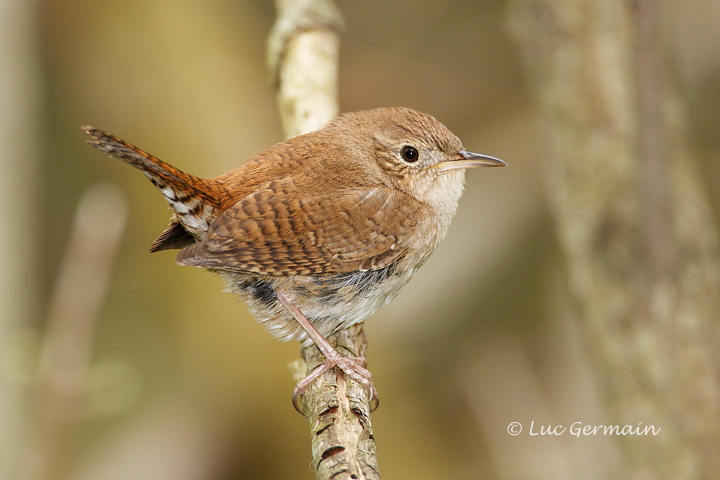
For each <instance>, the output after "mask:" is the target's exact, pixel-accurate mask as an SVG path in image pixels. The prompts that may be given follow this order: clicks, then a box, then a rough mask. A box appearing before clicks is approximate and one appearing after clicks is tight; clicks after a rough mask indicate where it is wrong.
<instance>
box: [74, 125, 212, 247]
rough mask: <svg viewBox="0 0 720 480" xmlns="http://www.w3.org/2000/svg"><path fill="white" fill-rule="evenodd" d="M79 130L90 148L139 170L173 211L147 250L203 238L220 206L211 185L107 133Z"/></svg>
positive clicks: (88, 129) (176, 245)
mask: <svg viewBox="0 0 720 480" xmlns="http://www.w3.org/2000/svg"><path fill="white" fill-rule="evenodd" d="M82 129H83V130H85V131H86V132H87V133H88V134H89V135H91V136H92V137H93V140H88V143H89V144H90V145H92V146H93V147H95V148H97V149H98V150H101V151H103V152H105V153H107V154H109V155H111V156H113V157H115V158H118V159H120V160H122V161H123V162H125V163H128V164H130V165H132V166H133V167H136V168H138V169H140V170H141V171H142V172H143V173H144V174H145V176H147V177H148V178H149V179H150V181H151V182H152V183H153V184H154V185H155V186H156V187H157V188H158V189H160V191H161V192H162V194H163V196H164V197H165V200H167V202H168V203H169V204H170V207H171V208H172V210H173V211H174V212H175V217H174V218H173V221H172V222H171V223H170V226H169V227H168V228H167V229H166V230H165V232H163V233H162V234H161V235H160V237H158V239H157V240H156V241H155V243H153V245H152V246H151V247H150V251H157V250H164V249H168V248H182V246H184V245H187V244H189V243H192V242H193V241H194V240H193V238H195V239H196V238H201V237H203V236H204V234H205V232H206V231H207V229H208V226H209V224H210V222H211V221H212V219H214V217H215V216H216V215H217V210H218V208H219V207H220V206H219V204H218V198H219V195H217V192H215V190H216V188H217V185H216V184H215V183H214V182H212V181H211V180H207V179H204V178H200V177H196V176H195V175H191V174H189V173H185V172H183V171H182V170H179V169H177V168H175V167H173V166H172V165H169V164H167V163H165V162H163V161H162V160H160V159H158V158H156V157H153V156H152V155H150V154H149V153H147V152H144V151H143V150H141V149H139V148H137V147H136V146H134V145H132V144H130V143H128V142H126V141H124V140H122V139H120V138H118V137H116V136H114V135H110V134H109V133H107V132H104V131H102V130H99V129H97V128H94V127H89V126H88V127H82ZM178 223H179V224H178ZM181 227H182V228H181ZM188 233H189V234H190V235H191V236H189V235H188ZM184 236H186V237H187V238H183V237H184Z"/></svg>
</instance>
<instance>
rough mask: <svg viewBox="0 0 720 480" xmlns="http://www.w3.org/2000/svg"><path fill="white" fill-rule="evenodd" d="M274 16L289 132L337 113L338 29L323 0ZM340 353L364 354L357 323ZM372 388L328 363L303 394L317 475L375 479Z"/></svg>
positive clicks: (280, 93)
mask: <svg viewBox="0 0 720 480" xmlns="http://www.w3.org/2000/svg"><path fill="white" fill-rule="evenodd" d="M276 5H277V10H278V18H277V21H276V23H275V25H274V27H273V30H272V32H271V34H270V37H269V39H268V64H269V67H270V70H271V72H272V75H273V79H274V82H275V89H276V95H277V99H278V104H279V107H280V115H281V118H282V121H283V126H284V129H285V134H286V136H287V137H293V136H296V135H300V134H303V133H307V132H310V131H313V130H317V129H319V128H322V127H323V126H324V125H325V124H326V123H328V122H329V121H330V120H332V119H334V118H335V117H336V116H337V115H338V111H339V108H338V101H337V64H338V61H337V59H338V54H339V48H340V38H339V36H338V31H339V30H340V29H341V28H342V18H341V16H340V13H339V12H338V10H337V9H336V7H335V5H334V4H333V3H332V1H329V0H277V1H276ZM328 341H330V343H331V344H332V345H333V346H334V347H335V348H336V349H337V350H338V352H340V353H341V354H343V355H347V356H351V357H358V358H362V359H364V358H365V349H366V346H367V342H366V339H365V334H364V332H363V329H362V325H356V326H353V327H351V328H348V329H346V330H342V331H340V332H337V333H335V334H334V335H331V336H330V337H329V338H328ZM301 355H302V357H303V359H304V361H305V366H304V368H302V367H301V368H299V369H298V370H299V371H298V372H296V373H297V375H296V376H298V377H303V376H304V375H306V374H308V373H310V372H311V371H312V370H313V369H314V368H315V367H317V366H318V365H320V364H322V363H323V362H324V360H325V357H324V356H323V354H322V353H321V352H320V351H319V350H318V349H317V347H315V345H310V346H308V347H302V350H301ZM370 401H371V398H370V394H369V392H368V391H367V389H365V388H364V387H363V386H362V385H360V384H358V383H357V382H354V381H352V380H349V379H346V378H345V376H344V375H343V374H342V372H341V371H339V369H332V370H330V371H328V372H326V373H325V374H323V375H322V376H321V377H319V378H318V379H317V381H315V382H314V383H313V384H312V385H311V386H310V387H309V388H308V389H307V390H306V392H305V393H304V394H303V395H302V398H301V399H300V406H301V409H302V411H303V412H304V415H305V419H306V420H307V422H308V425H309V426H310V431H311V435H312V455H313V466H314V467H315V472H316V475H317V478H318V479H330V478H332V479H334V480H341V479H379V478H380V475H379V473H378V467H377V458H376V450H375V443H374V437H373V433H372V425H371V423H370V409H371V408H370Z"/></svg>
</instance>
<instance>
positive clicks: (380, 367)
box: [0, 0, 720, 480]
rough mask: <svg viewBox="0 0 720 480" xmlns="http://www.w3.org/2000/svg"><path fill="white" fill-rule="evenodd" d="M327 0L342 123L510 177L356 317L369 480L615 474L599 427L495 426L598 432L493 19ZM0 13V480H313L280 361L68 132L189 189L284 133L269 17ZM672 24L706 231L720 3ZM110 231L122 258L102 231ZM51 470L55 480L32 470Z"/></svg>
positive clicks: (187, 2) (478, 194)
mask: <svg viewBox="0 0 720 480" xmlns="http://www.w3.org/2000/svg"><path fill="white" fill-rule="evenodd" d="M676 3H678V5H680V2H676ZM337 4H338V7H339V8H340V10H341V11H342V13H343V16H344V18H345V23H346V28H345V32H344V34H343V37H342V50H341V57H340V106H341V110H342V111H352V110H358V109H364V108H371V107H378V106H395V105H402V106H408V107H413V108H417V109H420V110H423V111H426V112H428V113H431V114H432V115H434V116H436V117H437V118H438V119H439V120H440V121H441V122H443V123H444V124H446V125H447V126H448V127H449V128H450V129H451V130H452V131H453V132H454V133H456V134H457V135H458V136H459V137H460V138H461V139H462V140H463V142H464V144H465V147H467V148H468V149H469V150H472V151H478V152H481V153H486V154H490V155H494V156H497V157H500V158H502V159H504V160H505V161H507V162H508V163H509V165H510V166H509V168H505V169H493V170H484V171H472V172H470V173H469V176H468V177H469V178H468V184H467V188H466V193H465V195H464V197H463V199H462V200H461V204H460V209H459V212H458V215H457V217H456V219H455V221H454V223H453V226H452V227H451V229H450V231H449V233H448V236H447V238H446V240H445V242H444V243H443V244H442V245H441V247H440V248H439V249H438V251H437V252H436V253H435V255H434V256H433V258H431V260H430V261H429V262H428V263H427V264H426V265H425V266H424V267H423V269H422V270H420V272H419V273H418V275H417V276H416V277H415V278H414V280H413V281H412V282H411V283H410V284H409V285H408V287H407V288H406V289H405V291H404V292H403V293H402V294H401V295H400V296H399V297H398V298H397V299H396V300H395V301H394V302H393V303H392V304H391V305H390V306H388V307H386V308H385V309H383V310H381V311H380V312H378V313H377V314H375V315H374V316H373V317H371V318H370V319H369V321H368V322H366V333H367V335H368V339H369V352H368V364H369V368H370V369H371V370H372V372H373V374H374V376H375V383H376V386H377V387H378V390H379V391H380V394H381V397H382V405H381V407H380V408H379V409H378V410H377V412H375V413H374V414H373V417H372V419H373V426H374V430H375V437H376V439H377V446H378V449H379V465H380V469H381V472H382V474H383V476H385V477H386V478H415V479H435V478H487V479H526V478H527V479H529V478H533V479H541V478H555V479H558V478H559V479H564V478H568V479H570V478H584V479H589V480H593V479H604V478H616V477H617V473H618V472H619V471H621V470H622V460H621V455H620V452H619V449H618V445H617V444H616V443H615V442H616V440H615V439H614V438H613V437H594V438H593V437H588V438H580V439H577V438H575V437H569V436H561V437H556V438H552V437H542V438H540V437H535V438H530V437H528V436H526V435H521V436H518V437H512V436H510V435H508V434H507V432H506V428H507V426H508V424H509V423H510V422H513V421H516V422H520V423H521V424H522V425H523V426H525V427H526V428H527V427H528V426H529V424H530V421H531V420H533V421H535V423H536V425H537V424H544V425H558V424H559V425H569V424H571V423H573V422H577V421H579V422H582V423H583V424H591V425H595V424H602V423H603V422H604V421H605V422H606V423H607V412H606V411H605V409H604V406H603V401H602V395H601V394H600V393H599V387H598V386H597V384H596V379H595V376H594V374H593V369H592V366H591V364H590V361H589V360H588V358H587V357H586V355H585V348H584V346H583V345H582V343H581V341H580V339H579V335H578V332H577V326H576V324H575V322H574V319H573V317H572V314H571V310H570V308H569V306H568V298H567V294H566V288H565V285H564V283H563V282H564V281H563V276H562V275H563V265H562V261H561V255H560V252H559V249H558V247H557V245H556V239H555V237H554V230H553V225H552V221H551V218H550V215H549V213H548V211H547V208H546V204H545V201H544V197H543V183H542V175H541V172H540V167H541V165H542V162H543V157H544V154H543V152H544V151H546V150H547V144H546V143H545V141H544V139H543V138H542V135H541V133H540V123H539V118H538V115H537V113H536V109H535V105H534V103H533V101H532V99H531V97H530V95H529V94H528V93H527V91H526V82H525V77H524V75H523V70H522V68H521V65H520V55H519V52H518V50H517V47H516V45H515V44H514V42H513V39H512V37H511V35H510V33H509V27H508V23H507V19H506V15H507V12H506V5H505V3H504V2H503V1H501V0H488V1H485V0H483V1H469V0H449V1H444V2H435V1H431V0H414V1H409V0H403V1H392V2H382V3H381V2H350V1H345V0H340V1H338V2H337ZM0 9H1V10H0V22H1V23H0V44H1V45H0V55H2V56H1V57H0V70H1V71H2V72H0V80H2V81H1V82H0V110H4V113H0V135H2V137H0V165H1V168H2V171H0V177H2V178H0V182H1V183H0V186H1V187H2V188H1V190H2V192H1V193H0V194H1V195H2V196H3V197H2V198H4V200H5V202H6V205H5V208H3V209H0V210H3V213H2V214H1V215H2V217H1V218H2V225H3V235H2V236H3V237H4V239H3V240H2V241H1V242H0V247H2V251H1V252H0V257H2V258H1V259H0V268H1V270H0V286H1V287H2V291H1V292H0V295H2V296H0V301H1V302H2V303H1V304H0V308H2V310H1V313H2V328H3V330H2V338H0V356H1V359H0V370H1V372H2V383H0V436H1V437H2V439H1V440H0V447H2V451H1V452H0V453H2V455H3V457H2V459H1V462H0V463H2V466H0V476H2V475H4V474H7V475H8V476H7V478H19V479H26V478H57V479H66V478H67V479H83V480H84V479H96V478H103V479H114V478H136V479H145V478H147V479H150V478H152V479H156V480H158V479H159V480H162V479H174V480H184V479H187V480H191V479H192V480H201V479H236V478H238V479H239V478H266V479H275V478H308V479H310V478H314V474H313V472H312V471H311V469H310V458H311V457H310V448H309V446H310V443H309V439H308V438H307V437H308V433H307V432H308V430H307V425H306V424H305V421H304V420H303V418H302V417H301V416H300V415H298V414H297V413H296V412H295V411H294V409H293V408H292V406H291V403H290V395H291V393H292V389H293V386H294V381H293V380H292V378H291V375H290V371H289V369H288V367H287V365H288V363H290V362H292V361H294V360H295V359H296V358H298V351H299V345H297V344H283V343H280V342H278V341H276V340H274V339H273V338H271V337H270V335H269V334H267V333H266V332H265V331H264V330H263V329H262V328H261V327H260V326H259V325H256V324H255V323H254V321H253V319H252V317H251V316H250V314H249V313H248V311H247V309H246V307H245V306H244V305H243V304H242V303H241V302H239V301H238V300H236V299H235V298H234V297H232V296H231V295H229V294H227V293H223V292H222V289H223V284H222V282H221V280H220V279H219V278H216V277H213V276H212V275H210V274H208V273H206V272H203V271H201V270H199V269H193V268H188V267H185V268H181V267H179V266H177V265H175V263H174V261H173V253H172V252H160V253H156V254H152V255H151V254H148V253H147V252H146V250H147V247H148V246H149V245H150V243H151V242H152V241H153V240H154V238H155V237H156V236H157V235H158V234H159V233H160V232H161V231H162V229H163V228H164V227H165V226H166V224H167V220H168V219H169V215H170V213H169V210H168V208H167V205H166V203H165V201H164V200H163V199H162V197H161V195H160V194H159V193H158V192H157V191H156V189H155V188H154V187H153V186H152V185H151V184H150V183H149V182H148V181H147V180H146V179H145V178H144V176H143V175H140V173H139V172H138V171H136V170H134V169H132V168H130V167H129V166H127V165H124V164H122V163H121V162H120V161H118V160H114V159H111V158H109V157H107V155H105V154H102V153H100V152H98V151H97V150H95V149H93V148H92V147H90V146H88V145H86V143H85V141H86V135H85V134H84V133H83V132H82V131H81V130H80V126H81V125H87V124H89V125H93V126H95V127H98V128H101V129H104V130H107V131H109V132H112V133H114V134H115V135H118V136H120V137H122V138H124V139H126V140H127V141H129V142H131V143H133V144H135V145H137V146H139V147H140V148H143V149H145V150H147V151H148V152H150V153H152V154H154V155H156V156H158V157H159V158H161V159H163V160H165V161H167V162H169V163H172V164H173V165H175V166H177V167H179V168H181V169H183V170H186V171H188V172H191V173H194V174H196V175H199V176H205V177H213V176H216V175H218V174H220V173H223V172H225V171H227V170H229V169H231V168H234V167H235V166H237V165H238V164H239V163H240V162H242V161H244V160H245V159H247V158H249V157H251V156H253V155H254V154H256V153H258V152H260V151H261V150H263V149H265V148H267V147H268V146H270V145H272V144H274V143H276V142H278V141H280V140H282V139H283V138H282V130H281V126H280V121H279V117H278V113H277V108H276V105H275V102H274V98H273V91H272V87H271V84H270V78H269V73H268V71H267V69H266V65H265V41H266V38H267V35H268V33H269V30H270V28H271V26H272V23H273V20H274V14H275V11H274V7H273V4H272V2H270V1H259V0H248V1H243V2H237V1H230V0H203V1H200V0H172V1H170V0H153V1H139V0H127V1H124V2H111V1H105V0H102V1H88V0H84V1H83V0H47V1H36V2H32V1H17V0H2V2H0ZM676 11H677V18H676V22H675V23H674V27H675V29H674V30H673V31H670V32H667V34H668V36H669V38H670V39H671V40H672V42H673V43H674V45H675V48H676V52H677V55H678V59H677V61H678V64H679V67H680V80H681V90H682V92H683V95H684V98H685V100H686V101H687V108H688V113H689V126H690V132H689V137H690V138H689V139H690V141H691V142H692V147H693V153H694V154H695V156H696V158H697V159H698V161H699V163H700V167H701V169H702V171H703V173H704V174H705V175H704V178H705V181H706V182H707V185H706V186H707V189H708V192H709V193H710V196H711V200H712V202H713V208H714V212H715V215H716V218H717V213H718V211H719V209H720V136H718V135H717V128H716V125H718V123H719V122H720V108H718V106H719V105H720V88H719V85H720V56H718V55H717V45H720V31H719V30H718V28H717V25H718V21H719V20H720V4H719V3H718V2H716V1H713V0H688V1H684V2H682V5H681V6H679V7H678V8H677V10H676ZM98 185H100V186H98ZM79 204H80V205H81V207H78V205H79ZM78 215H79V217H78ZM73 225H77V227H76V231H79V232H83V231H86V232H89V233H87V235H86V236H89V237H91V238H98V239H100V240H99V244H100V247H94V246H92V245H86V244H84V243H83V240H82V239H80V240H78V239H77V238H76V235H78V234H73V233H72V231H73V228H72V227H73ZM113 231H118V232H121V233H120V235H121V237H120V240H119V242H118V243H117V247H116V248H115V246H114V242H115V240H113V238H114V237H113V236H112V235H109V236H107V238H106V237H104V236H103V235H104V234H107V233H108V232H111V233H112V232H113ZM81 237H82V235H81ZM83 238H84V237H83ZM68 258H71V259H75V260H73V261H69V260H68ZM83 258H84V259H85V261H84V262H83V261H82V259H83ZM76 264H80V267H78V268H79V269H80V270H81V271H80V272H77V271H73V268H72V266H73V265H76ZM85 264H86V265H85ZM82 265H85V270H84V272H85V273H83V271H82ZM106 265H107V269H105V266H106ZM75 270H78V269H77V268H76V269H75ZM104 271H107V272H108V273H107V279H106V280H105V274H104V273H103V272H104ZM105 287H106V288H105ZM58 299H60V300H58ZM78 312H79V313H78ZM63 317H70V318H71V320H70V324H71V325H74V327H73V328H74V330H72V331H71V332H70V333H67V332H65V333H62V332H60V333H58V332H55V331H53V328H52V321H51V320H49V319H56V318H63ZM79 318H83V319H85V320H83V321H82V322H81V321H79V320H78V319H79ZM72 319H75V323H73V320H72ZM83 322H84V323H83ZM49 338H61V340H60V343H61V344H62V342H66V343H65V345H73V343H72V342H74V341H77V342H79V343H78V346H77V347H75V348H73V347H71V348H70V349H69V350H70V352H71V353H72V354H73V355H75V356H76V357H77V358H80V360H82V359H83V358H86V359H87V362H86V363H87V369H86V370H83V371H76V370H73V371H71V372H62V371H61V372H60V373H58V372H54V366H53V365H52V364H51V363H52V361H51V360H52V359H53V358H56V357H53V355H52V354H51V353H48V352H47V346H48V345H50V344H52V343H51V342H50V341H49V340H48V339H49ZM55 344H57V342H56V343H55ZM61 357H62V354H61ZM77 358H75V359H73V358H70V359H68V360H67V361H68V363H69V364H73V362H74V361H75V360H77ZM48 359H50V360H48ZM43 378H45V383H48V382H49V383H52V382H54V381H56V380H57V379H58V378H60V380H59V381H61V382H62V384H63V385H65V386H66V387H64V388H65V389H64V390H63V391H62V394H61V397H62V396H63V395H65V396H64V397H62V398H63V401H62V402H60V403H61V404H62V405H61V407H58V406H57V405H55V404H49V402H43V399H47V398H53V399H54V398H56V397H53V396H51V395H49V394H47V392H46V391H45V390H43V389H38V388H37V387H34V385H37V382H38V379H40V380H42V379H43ZM48 379H49V380H48ZM41 384H42V382H41ZM53 395H57V392H55V393H54V394H53ZM58 408H60V410H61V411H60V412H59V413H58V411H57V409H58ZM50 418H52V419H54V420H48V419H50ZM57 418H61V419H62V418H64V419H65V420H64V421H57ZM53 422H54V423H53ZM49 423H50V424H51V425H50V426H48V424H49ZM49 451H51V452H52V453H51V454H48V452H49ZM48 455H49V456H50V457H52V458H53V465H54V466H53V467H52V469H51V470H52V472H53V475H51V476H42V475H40V474H38V475H36V476H33V474H32V473H33V472H35V471H36V469H38V467H37V464H38V462H39V460H38V459H42V458H47V457H48ZM519 459H522V461H518V460H519ZM41 470H42V469H39V470H38V471H41Z"/></svg>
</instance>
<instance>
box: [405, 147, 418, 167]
mask: <svg viewBox="0 0 720 480" xmlns="http://www.w3.org/2000/svg"><path fill="white" fill-rule="evenodd" d="M402 157H403V159H404V160H405V161H406V162H410V163H412V162H417V160H418V158H420V153H418V151H417V148H415V147H411V146H410V145H405V146H404V147H403V148H402Z"/></svg>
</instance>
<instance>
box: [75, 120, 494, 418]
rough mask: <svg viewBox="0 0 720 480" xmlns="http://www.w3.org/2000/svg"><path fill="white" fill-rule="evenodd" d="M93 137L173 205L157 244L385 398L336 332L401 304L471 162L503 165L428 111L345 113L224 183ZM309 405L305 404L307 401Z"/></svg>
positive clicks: (106, 137) (277, 330)
mask: <svg viewBox="0 0 720 480" xmlns="http://www.w3.org/2000/svg"><path fill="white" fill-rule="evenodd" d="M83 129H84V130H85V131H86V132H87V133H89V134H90V135H92V136H93V137H94V140H91V141H90V142H89V143H90V144H92V145H93V146H94V147H96V148H98V149H99V150H102V151H103V152H106V153H108V154H110V155H112V156H114V157H116V158H119V159H120V160H122V161H124V162H126V163H129V164H130V165H133V166H134V167H137V168H139V169H140V170H142V172H143V173H144V174H145V175H146V176H147V177H148V178H149V179H150V181H151V182H152V183H153V184H155V186H156V187H158V188H159V189H160V191H161V192H162V194H163V195H164V196H165V199H166V200H167V201H168V203H169V204H170V208H171V209H172V210H173V212H174V213H173V215H172V219H171V220H170V225H169V226H168V227H167V228H166V229H165V231H163V232H162V233H161V234H160V236H159V237H158V238H157V239H156V240H155V242H154V243H153V244H152V245H151V246H150V251H151V252H156V251H159V250H166V249H180V252H179V253H178V254H177V257H176V261H177V263H179V264H180V265H192V266H196V267H204V268H207V269H209V270H211V271H214V272H218V273H219V274H221V275H222V276H223V277H225V279H226V281H227V284H228V286H229V288H230V290H231V291H233V292H235V293H236V294H238V295H239V296H240V297H241V298H242V299H243V300H245V302H246V303H247V304H248V306H249V308H250V310H251V311H252V313H253V314H254V315H255V316H256V317H257V319H258V321H259V322H260V323H262V324H263V325H264V326H265V328H267V329H268V330H269V331H270V332H271V333H272V334H273V335H274V336H276V337H278V338H280V339H282V340H300V341H302V342H306V343H307V342H314V343H315V344H316V345H317V346H318V348H319V349H320V350H321V351H322V352H323V353H324V354H325V357H326V361H325V363H324V364H323V365H321V366H320V367H318V368H317V369H315V370H314V371H313V372H311V373H310V375H308V376H307V377H306V378H305V379H303V380H301V381H300V382H299V383H298V386H297V388H296V391H295V395H294V396H293V398H294V399H295V398H296V395H297V394H299V393H302V391H303V390H304V389H305V388H306V387H307V386H308V385H309V384H310V383H311V382H312V381H313V380H314V379H315V378H317V377H318V376H319V375H320V374H322V373H323V372H325V371H327V370H328V369H329V368H332V367H335V366H338V367H340V368H341V369H342V371H343V372H345V374H346V375H348V376H349V377H351V378H353V379H355V380H356V381H358V382H360V383H362V384H363V385H365V386H367V387H368V388H370V389H371V391H372V392H373V395H375V390H374V387H373V385H372V377H371V375H370V372H368V371H367V370H366V369H365V368H363V367H362V366H361V365H360V364H359V362H358V361H357V360H356V359H352V358H348V357H344V356H342V355H340V354H339V353H338V352H337V351H336V350H335V349H334V348H333V347H332V346H331V345H330V344H329V343H328V342H327V340H325V337H327V336H328V335H330V334H332V333H333V332H336V331H338V330H341V329H343V328H347V327H349V326H350V325H353V324H356V323H359V322H362V321H363V320H365V319H366V318H367V317H368V316H370V315H371V314H372V313H374V312H375V311H376V310H377V309H378V308H380V307H382V306H384V305H386V304H387V303H388V302H390V301H391V300H392V299H393V298H394V297H395V296H396V295H397V294H398V293H399V292H400V290H401V289H402V288H403V287H404V286H405V284H407V282H408V280H410V278H412V276H413V275H414V274H415V272H416V271H417V270H418V268H419V267H420V266H421V265H422V264H423V263H425V261H426V260H427V259H428V258H429V257H430V255H431V254H432V252H433V251H434V250H435V248H436V247H437V246H438V244H439V243H440V241H441V240H442V239H443V237H444V236H445V232H446V231H447V229H448V226H449V225H450V221H451V219H452V217H453V215H455V210H456V209H457V205H458V200H459V199H460V195H461V194H462V191H463V185H464V182H465V169H466V168H472V167H496V166H504V165H506V164H505V162H503V161H502V160H499V159H497V158H494V157H490V156H486V155H480V154H477V153H472V152H468V151H466V150H465V149H464V147H463V145H462V143H461V142H460V140H459V139H458V138H457V137H456V136H455V135H453V133H452V132H450V131H449V130H448V129H447V128H446V127H445V126H444V125H442V124H441V123H440V122H438V121H437V120H435V118H433V117H431V116H430V115H427V114H424V113H421V112H418V111H416V110H412V109H409V108H378V109H374V110H366V111H360V112H355V113H347V114H345V115H342V116H341V117H339V118H338V119H336V120H335V121H333V122H332V123H330V124H329V125H327V126H326V127H324V128H322V129H321V130H318V131H315V132H312V133H308V134H306V135H301V136H298V137H295V138H292V139H290V140H287V141H284V142H281V143H278V144H277V145H275V146H273V147H270V148H269V149H267V150H265V151H264V152H262V153H260V154H258V155H256V156H255V157H253V158H251V159H250V160H248V161H246V162H245V163H243V164H242V165H240V166H239V167H238V168H236V169H234V170H231V171H229V172H227V173H225V174H223V175H220V176H219V177H216V178H213V179H204V178H200V177H196V176H194V175H190V174H188V173H185V172H182V171H180V170H178V169H177V168H175V167H172V166H170V165H168V164H166V163H164V162H162V161H161V160H159V159H157V158H155V157H153V156H151V155H149V154H147V153H145V152H144V151H142V150H140V149H139V148H136V147H135V146H133V145H130V144H129V143H126V142H124V141H123V140H121V139H119V138H117V137H114V136H112V135H110V134H107V133H105V132H103V131H101V130H98V129H96V128H93V127H83ZM296 408H297V405H296Z"/></svg>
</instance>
